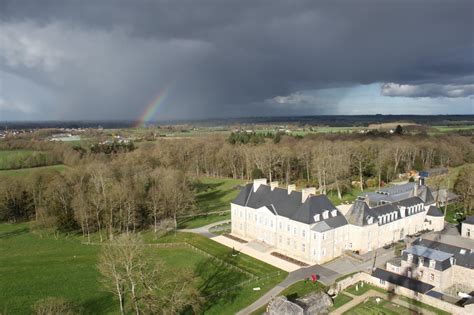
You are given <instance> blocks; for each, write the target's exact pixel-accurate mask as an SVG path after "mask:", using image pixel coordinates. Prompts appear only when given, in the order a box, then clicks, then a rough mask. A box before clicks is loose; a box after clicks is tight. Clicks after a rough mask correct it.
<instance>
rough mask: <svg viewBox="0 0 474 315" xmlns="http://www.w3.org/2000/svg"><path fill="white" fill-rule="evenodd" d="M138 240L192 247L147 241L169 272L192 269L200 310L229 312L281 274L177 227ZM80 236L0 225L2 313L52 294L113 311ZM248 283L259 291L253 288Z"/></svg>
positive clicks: (92, 251)
mask: <svg viewBox="0 0 474 315" xmlns="http://www.w3.org/2000/svg"><path fill="white" fill-rule="evenodd" d="M144 239H145V241H146V242H147V243H160V244H163V243H179V242H185V243H188V244H191V245H193V246H194V248H197V249H194V248H193V247H187V246H183V245H176V246H174V245H173V244H169V246H166V247H164V248H162V247H156V246H153V245H150V246H149V247H147V256H149V257H150V258H151V259H154V260H155V261H159V262H161V263H162V268H163V269H165V270H167V272H166V274H169V275H170V276H173V275H174V274H176V273H177V272H179V271H180V270H183V269H190V270H192V271H194V273H195V274H196V279H195V281H193V282H192V285H196V286H197V288H198V290H199V292H200V293H201V295H202V296H203V297H205V303H204V305H203V310H205V312H206V314H222V313H225V312H230V313H234V312H236V311H238V310H240V309H241V308H243V307H245V306H246V305H248V304H250V303H252V302H253V301H255V300H256V299H258V298H259V297H260V296H261V295H263V294H264V293H265V292H266V291H267V290H269V289H270V288H272V287H273V286H274V285H276V284H277V283H278V282H280V281H281V280H282V279H283V278H285V277H286V275H287V273H286V272H283V271H280V270H279V269H277V268H274V267H272V266H270V265H267V264H265V263H262V262H260V261H258V260H255V259H253V258H251V257H249V256H246V255H243V254H240V255H238V256H237V257H233V256H232V255H231V252H232V250H231V249H229V248H227V247H225V246H223V245H220V244H218V243H216V242H214V241H212V240H209V239H207V238H204V237H201V236H199V235H195V234H189V233H179V232H178V233H177V234H176V235H174V234H171V235H167V236H165V237H163V238H159V239H155V238H154V236H153V235H152V234H151V232H148V234H145V235H144ZM82 241H83V239H82V238H81V237H80V236H76V235H72V236H66V235H64V234H54V233H52V232H48V231H42V230H31V229H30V225H29V224H27V223H22V224H6V223H5V224H0V278H1V279H2V281H0V309H1V310H2V312H5V313H7V314H10V313H11V314H25V313H31V311H32V305H33V304H34V303H35V302H36V301H38V300H40V299H43V298H46V297H50V296H55V297H63V298H65V299H67V300H70V301H72V302H74V303H75V304H76V305H78V306H79V307H81V308H82V309H83V311H84V313H88V314H91V313H94V314H114V313H117V312H118V302H117V301H116V300H115V297H114V296H113V295H112V294H111V293H109V292H106V291H105V290H104V289H103V288H102V286H101V282H100V280H101V276H100V274H99V272H98V271H97V269H96V264H97V257H98V253H99V251H100V245H86V244H83V243H82ZM227 266H229V267H230V266H235V267H233V268H229V267H227ZM240 270H241V271H240ZM250 275H252V276H250ZM242 282H244V283H242ZM239 284H241V285H240V286H238V285H239ZM236 285H237V286H236ZM254 287H260V289H261V290H260V291H254V290H253V288H254ZM217 293H219V294H217Z"/></svg>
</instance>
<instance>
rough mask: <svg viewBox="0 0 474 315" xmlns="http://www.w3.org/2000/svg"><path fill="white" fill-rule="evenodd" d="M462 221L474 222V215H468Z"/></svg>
mask: <svg viewBox="0 0 474 315" xmlns="http://www.w3.org/2000/svg"><path fill="white" fill-rule="evenodd" d="M462 223H467V224H474V215H471V216H469V217H466V219H465V220H464V221H462Z"/></svg>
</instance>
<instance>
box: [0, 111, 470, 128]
mask: <svg viewBox="0 0 474 315" xmlns="http://www.w3.org/2000/svg"><path fill="white" fill-rule="evenodd" d="M404 121H406V122H413V123H414V124H424V125H436V124H438V125H440V124H457V123H467V124H473V125H474V114H443V115H413V114H408V115H392V114H388V115H385V114H376V115H292V116H254V117H227V118H207V119H193V120H192V119H182V120H162V121H150V122H146V123H145V124H144V125H143V126H137V122H136V120H124V119H116V120H114V119H109V120H103V119H97V120H90V119H89V120H87V119H78V120H37V121H34V120H29V121H27V120H25V121H20V120H17V121H0V129H1V128H15V129H23V128H24V129H28V128H97V127H99V126H102V127H105V128H140V127H150V126H160V125H161V126H163V125H179V124H189V125H193V124H194V125H198V126H199V125H203V126H213V127H217V126H221V125H232V124H283V123H284V124H301V125H314V126H316V125H327V126H335V127H336V126H341V127H342V126H356V125H357V126H364V125H370V124H377V123H393V122H404Z"/></svg>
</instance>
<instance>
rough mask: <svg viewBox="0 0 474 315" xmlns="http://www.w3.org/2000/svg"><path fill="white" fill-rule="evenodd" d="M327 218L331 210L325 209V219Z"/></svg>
mask: <svg viewBox="0 0 474 315" xmlns="http://www.w3.org/2000/svg"><path fill="white" fill-rule="evenodd" d="M327 218H329V210H325V211H324V212H323V219H325V220H326V219H327Z"/></svg>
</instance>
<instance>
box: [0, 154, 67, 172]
mask: <svg viewBox="0 0 474 315" xmlns="http://www.w3.org/2000/svg"><path fill="white" fill-rule="evenodd" d="M58 163H59V159H58V157H57V156H55V155H54V154H52V153H51V152H48V151H34V150H0V170H12V169H20V168H29V167H37V166H45V165H55V164H58Z"/></svg>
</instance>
